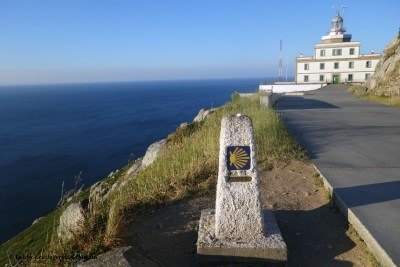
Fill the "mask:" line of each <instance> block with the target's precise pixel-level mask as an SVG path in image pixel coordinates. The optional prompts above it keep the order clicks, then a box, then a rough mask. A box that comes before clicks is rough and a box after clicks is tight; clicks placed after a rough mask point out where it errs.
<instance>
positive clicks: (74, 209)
mask: <svg viewBox="0 0 400 267" xmlns="http://www.w3.org/2000/svg"><path fill="white" fill-rule="evenodd" d="M86 208H87V201H81V202H78V203H72V204H70V205H68V207H67V208H66V209H65V210H64V212H63V213H62V214H61V216H60V224H59V225H58V228H57V236H58V237H60V238H66V239H68V238H70V237H71V236H72V233H73V232H74V231H77V230H79V228H80V226H81V223H82V222H83V221H84V220H85V210H86Z"/></svg>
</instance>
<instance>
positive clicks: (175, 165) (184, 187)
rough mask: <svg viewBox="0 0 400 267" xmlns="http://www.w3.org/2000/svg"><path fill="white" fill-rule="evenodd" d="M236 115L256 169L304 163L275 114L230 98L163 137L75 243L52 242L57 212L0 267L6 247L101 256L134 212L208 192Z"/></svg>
mask: <svg viewBox="0 0 400 267" xmlns="http://www.w3.org/2000/svg"><path fill="white" fill-rule="evenodd" d="M237 113H241V114H244V115H248V116H250V117H251V118H252V120H253V125H254V130H255V138H256V145H257V155H258V160H259V164H260V166H261V167H263V168H271V166H273V165H275V164H278V163H280V162H284V161H288V160H291V159H304V158H305V153H304V151H303V150H302V149H301V148H300V146H299V145H298V144H297V142H296V141H295V140H294V139H293V138H292V137H291V136H290V135H289V134H288V132H287V130H286V128H285V125H284V123H283V121H282V119H281V118H280V117H279V115H278V114H277V113H276V112H274V111H273V110H267V109H265V108H263V107H262V106H260V104H259V95H257V94H256V95H254V96H252V97H244V98H241V97H240V96H239V95H238V94H234V95H232V102H229V103H227V104H225V105H224V106H222V107H221V108H219V109H217V110H215V111H214V113H213V114H211V115H210V116H209V117H208V118H207V119H206V120H205V121H203V122H201V123H191V124H189V125H187V126H186V127H183V128H179V129H177V131H176V132H174V133H173V134H171V135H170V136H168V140H169V142H168V144H167V146H166V147H165V149H163V151H162V153H161V155H160V156H159V157H158V158H157V159H156V161H155V162H154V163H153V164H152V165H150V166H149V167H147V168H145V169H143V170H141V171H140V172H139V173H138V174H137V176H136V177H135V178H134V179H131V180H130V181H129V182H128V183H127V184H125V186H123V187H122V188H121V189H120V190H115V191H113V192H112V193H110V196H109V197H108V198H107V200H106V201H104V202H102V203H96V206H95V207H93V208H92V209H91V211H90V213H88V215H87V218H86V221H85V223H83V225H82V230H81V231H79V232H77V233H75V235H74V238H72V239H71V240H69V241H61V240H58V239H57V238H55V237H54V235H53V234H54V229H55V227H56V226H57V221H58V218H59V215H60V212H59V211H56V212H54V214H53V213H52V214H50V215H49V216H47V217H46V220H45V221H42V222H41V225H44V224H45V225H46V227H45V229H46V231H44V230H42V231H39V229H41V228H39V227H38V226H36V225H34V226H32V227H30V228H28V229H27V230H26V231H25V232H26V233H25V232H23V233H21V234H20V235H18V236H17V237H15V238H13V239H11V240H10V241H9V242H7V243H6V244H5V245H3V246H2V247H1V253H2V254H0V255H1V258H0V264H3V263H4V251H6V250H7V249H10V248H11V249H12V250H13V251H12V253H13V254H15V253H16V252H17V251H20V250H23V251H24V252H28V251H30V252H31V253H35V254H37V253H47V254H63V255H72V254H74V253H76V251H79V253H80V254H81V255H91V254H98V253H101V252H102V251H104V250H106V249H107V248H108V247H110V246H116V245H118V242H119V239H118V233H119V232H120V230H121V228H122V227H123V226H124V224H125V223H127V222H128V221H129V218H132V216H135V213H137V212H142V211H144V210H145V209H148V208H151V207H154V206H157V205H160V204H164V203H167V202H173V201H177V200H181V199H184V198H186V197H191V196H195V195H202V194H208V193H210V192H212V191H213V190H214V189H215V184H216V179H217V173H218V150H219V129H220V124H221V119H222V117H223V116H224V115H226V114H237ZM129 167H130V165H128V166H126V167H125V168H124V169H123V170H121V171H120V172H119V173H118V177H117V178H113V179H114V180H115V179H119V178H123V177H124V176H125V173H126V172H127V170H128V169H129ZM114 180H113V182H115V181H114ZM43 220H44V219H43ZM34 236H38V238H36V239H35V238H33V237H34ZM52 236H53V238H51V237H52ZM29 240H35V241H34V242H36V243H37V245H32V244H31V243H29ZM57 263H58V264H60V263H62V262H57Z"/></svg>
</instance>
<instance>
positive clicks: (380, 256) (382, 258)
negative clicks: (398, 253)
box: [312, 163, 396, 267]
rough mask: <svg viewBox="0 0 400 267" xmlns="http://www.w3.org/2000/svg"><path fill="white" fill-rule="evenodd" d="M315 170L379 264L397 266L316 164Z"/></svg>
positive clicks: (390, 266)
mask: <svg viewBox="0 0 400 267" xmlns="http://www.w3.org/2000/svg"><path fill="white" fill-rule="evenodd" d="M312 165H313V166H314V168H315V170H316V171H317V172H318V173H319V175H320V177H321V178H322V181H323V182H324V187H325V189H326V190H327V191H328V192H329V193H331V195H332V200H333V201H334V203H335V204H336V206H337V207H338V209H339V210H340V212H341V213H342V214H343V216H344V217H345V218H346V219H347V221H348V222H349V223H350V224H351V225H352V226H353V227H354V228H355V230H356V231H357V233H358V235H359V236H360V237H361V238H362V239H363V241H364V242H365V244H366V245H367V247H368V249H369V250H370V251H371V252H372V254H373V255H374V256H375V257H376V259H377V260H378V261H379V263H380V264H381V265H382V266H385V267H386V266H387V267H392V266H394V267H395V266H396V264H394V262H393V260H392V258H391V257H390V256H389V255H388V254H387V253H386V251H385V250H384V249H383V248H382V246H381V245H380V244H379V243H378V241H377V240H376V239H375V238H374V237H373V235H372V234H371V233H370V232H369V231H368V229H367V228H366V227H365V225H364V224H363V223H362V222H361V221H360V220H359V219H358V218H357V216H356V215H355V214H354V213H353V212H352V210H351V209H349V208H348V207H347V205H346V203H345V202H344V201H343V200H342V199H341V198H340V196H339V195H338V194H337V193H336V191H335V189H334V188H333V187H332V185H331V184H330V183H329V181H328V180H327V179H326V178H325V177H324V175H323V174H322V173H321V172H320V171H319V170H318V168H317V167H316V166H315V164H314V163H312Z"/></svg>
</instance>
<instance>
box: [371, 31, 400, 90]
mask: <svg viewBox="0 0 400 267" xmlns="http://www.w3.org/2000/svg"><path fill="white" fill-rule="evenodd" d="M366 86H367V91H368V92H369V93H372V94H375V95H378V96H394V95H400V40H399V39H398V38H397V37H396V38H394V39H393V40H392V41H391V42H390V43H389V44H388V46H387V47H386V49H385V50H384V52H383V55H382V58H381V59H380V60H379V62H378V64H377V66H376V69H375V72H374V74H373V75H372V76H371V77H370V79H368V81H367V83H366Z"/></svg>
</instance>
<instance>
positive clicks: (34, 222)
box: [32, 217, 44, 225]
mask: <svg viewBox="0 0 400 267" xmlns="http://www.w3.org/2000/svg"><path fill="white" fill-rule="evenodd" d="M43 218H44V217H39V218H37V219H36V220H34V221H33V223H32V225H34V224H36V223H37V222H38V221H40V220H41V219H43Z"/></svg>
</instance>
